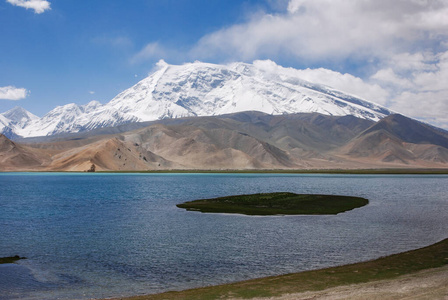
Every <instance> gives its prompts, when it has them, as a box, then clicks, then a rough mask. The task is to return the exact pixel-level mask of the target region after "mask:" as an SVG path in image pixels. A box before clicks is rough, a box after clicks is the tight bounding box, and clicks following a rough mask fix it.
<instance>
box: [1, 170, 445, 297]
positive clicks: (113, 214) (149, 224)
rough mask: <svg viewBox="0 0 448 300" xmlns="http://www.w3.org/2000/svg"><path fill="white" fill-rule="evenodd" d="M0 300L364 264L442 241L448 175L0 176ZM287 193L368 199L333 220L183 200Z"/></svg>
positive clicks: (118, 292) (176, 286) (115, 292)
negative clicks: (200, 208)
mask: <svg viewBox="0 0 448 300" xmlns="http://www.w3.org/2000/svg"><path fill="white" fill-rule="evenodd" d="M0 190H1V194H0V228H1V232H2V234H0V257H2V256H11V255H16V254H17V255H20V256H25V257H27V258H28V259H26V260H21V261H19V262H18V264H14V265H12V264H8V265H0V299H90V298H101V297H112V296H126V295H137V294H148V293H156V292H162V291H167V290H180V289H186V288H192V287H198V286H204V285H211V284H220V283H226V282H232V281H239V280H245V279H249V278H255V277H262V276H268V275H277V274H284V273H289V272H297V271H302V270H308V269H315V268H321V267H327V266H333V265H340V264H345V263H350V262H355V261H361V260H367V259H372V258H377V257H379V256H384V255H387V254H391V253H397V252H401V251H405V250H409V249H413V248H418V247H422V246H425V245H429V244H432V243H434V242H437V241H439V240H441V239H443V238H446V237H448V234H447V232H448V218H447V216H448V176H445V175H435V176H429V175H421V176H418V175H402V176H399V175H324V174H322V175H296V174H285V175H283V174H273V175H272V174H67V173H61V174H57V173H56V174H55V173H45V174H44V173H14V174H10V173H3V174H0ZM274 191H289V192H295V193H315V194H340V195H352V196H360V197H365V198H367V199H369V201H370V203H369V205H367V206H365V207H363V208H359V209H355V210H352V211H349V212H346V213H343V214H339V215H336V216H273V217H253V216H252V217H250V216H242V215H229V214H201V213H198V212H187V211H185V210H182V209H178V208H177V207H176V206H175V205H176V204H178V203H181V202H184V201H189V200H194V199H200V198H212V197H218V196H224V195H234V194H245V193H260V192H274Z"/></svg>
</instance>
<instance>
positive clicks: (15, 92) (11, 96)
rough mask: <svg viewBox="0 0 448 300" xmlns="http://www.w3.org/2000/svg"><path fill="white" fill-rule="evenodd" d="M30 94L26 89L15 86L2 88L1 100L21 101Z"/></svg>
mask: <svg viewBox="0 0 448 300" xmlns="http://www.w3.org/2000/svg"><path fill="white" fill-rule="evenodd" d="M28 94H29V92H28V91H27V90H26V89H24V88H16V87H14V86H5V87H0V99H2V100H21V99H24V98H26V96H28Z"/></svg>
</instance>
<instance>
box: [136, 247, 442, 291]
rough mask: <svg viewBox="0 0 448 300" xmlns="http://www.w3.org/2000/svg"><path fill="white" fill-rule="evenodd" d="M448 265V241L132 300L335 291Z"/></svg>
mask: <svg viewBox="0 0 448 300" xmlns="http://www.w3.org/2000/svg"><path fill="white" fill-rule="evenodd" d="M447 264H448V239H445V240H443V241H441V242H439V243H436V244H434V245H431V246H428V247H424V248H421V249H417V250H412V251H408V252H404V253H400V254H394V255H391V256H387V257H383V258H379V259H376V260H372V261H367V262H361V263H356V264H351V265H345V266H339V267H333V268H327V269H321V270H315V271H306V272H301V273H294V274H288V275H281V276H273V277H266V278H260V279H253V280H248V281H242V282H237V283H232V284H226V285H219V286H211V287H204V288H198V289H191V290H186V291H180V292H167V293H163V294H156V295H148V296H139V297H132V298H130V299H132V300H161V299H177V300H190V299H191V300H193V299H194V300H206V299H227V298H244V299H250V298H253V297H273V296H280V295H283V294H290V293H299V292H305V291H319V290H324V289H327V288H331V287H336V286H342V285H349V284H358V283H365V282H369V281H377V280H383V279H393V278H396V277H398V276H400V275H405V274H412V273H415V272H418V271H421V270H425V269H432V268H438V267H442V266H445V265H447Z"/></svg>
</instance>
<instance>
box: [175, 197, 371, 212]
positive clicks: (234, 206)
mask: <svg viewBox="0 0 448 300" xmlns="http://www.w3.org/2000/svg"><path fill="white" fill-rule="evenodd" d="M368 203H369V201H368V200H367V199H364V198H360V197H351V196H336V195H308V194H294V193H286V192H280V193H265V194H252V195H238V196H227V197H220V198H214V199H202V200H195V201H189V202H185V203H182V204H178V205H177V207H179V208H185V209H186V210H191V211H200V212H204V213H235V214H244V215H263V216H267V215H334V214H338V213H342V212H345V211H348V210H352V209H354V208H358V207H361V206H364V205H367V204H368Z"/></svg>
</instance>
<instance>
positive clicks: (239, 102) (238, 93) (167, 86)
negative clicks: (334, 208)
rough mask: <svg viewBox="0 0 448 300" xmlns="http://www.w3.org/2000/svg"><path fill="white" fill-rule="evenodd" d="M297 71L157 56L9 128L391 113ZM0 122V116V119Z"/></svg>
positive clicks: (34, 131) (32, 132)
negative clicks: (149, 65)
mask: <svg viewBox="0 0 448 300" xmlns="http://www.w3.org/2000/svg"><path fill="white" fill-rule="evenodd" d="M297 74H298V73H297V70H295V69H292V68H283V67H281V66H278V65H276V64H275V63H274V62H272V61H256V62H254V63H253V64H247V63H231V64H227V65H218V64H210V63H203V62H194V63H187V64H183V65H170V64H167V63H166V62H164V61H163V60H162V61H160V62H159V63H158V64H157V68H156V69H155V70H154V72H153V73H152V74H150V75H149V76H148V77H147V78H145V79H143V80H141V81H140V82H138V83H137V84H135V85H134V86H132V87H130V88H129V89H127V90H125V91H123V92H121V93H120V94H118V95H117V96H116V97H115V98H113V99H112V100H111V101H110V102H109V103H107V104H104V105H102V104H100V103H99V102H97V101H92V102H90V103H88V104H86V105H77V104H74V103H71V104H67V105H64V106H59V107H56V108H55V109H53V110H52V111H50V112H49V113H48V114H46V115H45V116H44V117H43V118H41V119H36V118H31V117H30V120H29V122H28V123H27V124H26V126H19V127H17V128H16V127H14V128H12V130H13V132H15V133H16V134H18V135H20V136H23V137H31V136H42V135H44V136H45V135H54V134H58V133H68V132H81V131H86V130H91V129H95V128H100V127H111V126H117V125H121V124H125V123H130V122H142V121H154V120H160V119H165V118H180V117H191V116H213V115H222V114H229V113H236V112H242V111H260V112H264V113H267V114H272V115H280V114H290V113H308V112H317V113H321V114H325V115H332V116H344V115H353V116H355V117H360V118H363V119H368V120H373V121H378V120H380V119H382V118H384V117H385V116H387V115H389V114H391V112H390V111H389V110H387V109H385V108H384V107H381V106H379V105H376V104H374V103H371V102H368V101H366V100H363V99H359V98H357V97H354V96H351V95H349V94H346V93H344V92H342V91H338V90H335V89H332V88H330V87H327V86H324V85H319V84H314V83H311V82H307V81H305V80H303V79H302V78H300V77H299V76H297ZM17 115H20V114H19V111H17ZM34 117H35V116H34ZM5 118H6V117H5ZM7 119H8V118H7ZM0 123H4V121H3V120H2V119H0ZM21 124H22V123H21ZM0 126H2V125H0ZM5 126H6V125H5Z"/></svg>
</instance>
